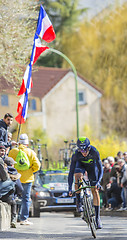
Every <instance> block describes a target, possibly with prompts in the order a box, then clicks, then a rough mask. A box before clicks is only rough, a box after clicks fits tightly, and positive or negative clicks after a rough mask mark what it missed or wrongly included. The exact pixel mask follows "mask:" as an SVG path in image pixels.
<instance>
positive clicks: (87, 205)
mask: <svg viewBox="0 0 127 240" xmlns="http://www.w3.org/2000/svg"><path fill="white" fill-rule="evenodd" d="M84 217H86V219H87V221H88V225H89V226H90V229H91V233H92V236H93V237H94V238H96V222H95V215H94V212H93V208H92V203H91V198H90V197H89V196H87V195H85V196H84Z"/></svg>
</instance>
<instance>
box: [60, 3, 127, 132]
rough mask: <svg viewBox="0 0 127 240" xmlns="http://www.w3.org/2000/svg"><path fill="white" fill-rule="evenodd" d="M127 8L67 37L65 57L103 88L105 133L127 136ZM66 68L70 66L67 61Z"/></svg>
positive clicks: (106, 13) (106, 14)
mask: <svg viewBox="0 0 127 240" xmlns="http://www.w3.org/2000/svg"><path fill="white" fill-rule="evenodd" d="M126 28H127V5H124V6H122V7H121V8H120V7H119V8H117V9H116V8H114V9H113V10H111V11H110V10H109V9H108V10H105V11H103V12H102V13H101V14H100V15H98V16H97V17H95V18H94V19H92V20H91V21H90V22H86V21H85V22H83V23H81V26H80V30H79V31H78V32H75V33H73V34H69V35H67V34H66V36H64V38H63V42H62V43H63V49H64V54H65V55H67V56H69V58H70V60H71V61H72V62H73V64H74V66H75V67H76V69H77V70H78V72H79V73H81V74H82V75H83V76H85V78H86V79H88V80H90V81H92V82H93V83H95V84H96V85H97V86H98V87H100V89H103V99H102V121H103V131H104V132H105V134H108V133H111V132H112V133H114V132H115V133H117V134H119V135H121V136H126V134H127V128H126V125H127V117H126V116H127V94H126V89H127V80H126V79H127V65H126V62H127V41H126V38H127V31H126ZM63 67H68V63H67V62H66V61H64V63H63Z"/></svg>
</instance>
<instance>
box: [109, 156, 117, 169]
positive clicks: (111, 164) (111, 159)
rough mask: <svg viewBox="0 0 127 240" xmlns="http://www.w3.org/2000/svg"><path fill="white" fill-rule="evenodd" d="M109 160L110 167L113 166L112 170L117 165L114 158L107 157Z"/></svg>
mask: <svg viewBox="0 0 127 240" xmlns="http://www.w3.org/2000/svg"><path fill="white" fill-rule="evenodd" d="M107 160H108V161H109V163H110V166H111V168H112V167H113V166H114V164H115V160H114V157H112V156H109V157H107Z"/></svg>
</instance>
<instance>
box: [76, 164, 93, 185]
mask: <svg viewBox="0 0 127 240" xmlns="http://www.w3.org/2000/svg"><path fill="white" fill-rule="evenodd" d="M86 171H87V174H88V179H89V181H90V183H91V185H92V186H94V185H96V183H97V182H98V168H97V166H96V164H87V166H85V165H84V164H82V163H81V162H80V161H77V162H76V167H75V172H74V173H82V174H83V175H84V173H85V172H86Z"/></svg>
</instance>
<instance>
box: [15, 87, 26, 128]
mask: <svg viewBox="0 0 127 240" xmlns="http://www.w3.org/2000/svg"><path fill="white" fill-rule="evenodd" d="M27 110H28V93H27V91H26V92H25V93H24V94H23V95H22V96H21V98H20V100H19V102H18V107H17V113H18V115H17V116H16V117H15V120H16V121H17V122H18V123H19V124H22V123H24V122H25V120H26V117H27Z"/></svg>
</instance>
